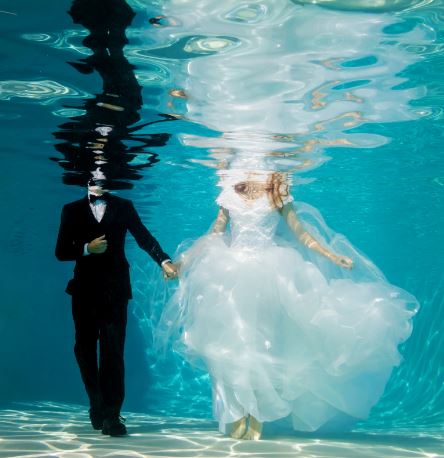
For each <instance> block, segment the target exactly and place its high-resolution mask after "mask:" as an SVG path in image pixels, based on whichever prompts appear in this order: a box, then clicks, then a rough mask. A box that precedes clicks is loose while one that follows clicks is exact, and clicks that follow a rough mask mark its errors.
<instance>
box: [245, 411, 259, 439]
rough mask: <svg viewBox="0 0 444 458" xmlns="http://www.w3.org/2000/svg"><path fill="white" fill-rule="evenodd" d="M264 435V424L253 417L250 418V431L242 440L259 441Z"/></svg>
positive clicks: (248, 430)
mask: <svg viewBox="0 0 444 458" xmlns="http://www.w3.org/2000/svg"><path fill="white" fill-rule="evenodd" d="M261 435H262V423H261V422H260V421H259V420H257V419H256V418H254V417H253V415H249V416H248V429H247V431H246V432H245V434H244V435H243V436H242V439H244V440H247V441H258V440H259V439H260V438H261Z"/></svg>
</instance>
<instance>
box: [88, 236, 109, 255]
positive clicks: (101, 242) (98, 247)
mask: <svg viewBox="0 0 444 458" xmlns="http://www.w3.org/2000/svg"><path fill="white" fill-rule="evenodd" d="M107 248H108V242H107V241H106V240H105V236H104V235H102V236H101V237H98V238H96V239H94V240H93V241H91V242H89V243H88V252H89V253H93V254H101V253H104V252H105V251H106V249H107Z"/></svg>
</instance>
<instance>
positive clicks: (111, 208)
mask: <svg viewBox="0 0 444 458" xmlns="http://www.w3.org/2000/svg"><path fill="white" fill-rule="evenodd" d="M116 210H117V209H116V202H115V200H114V197H113V196H112V195H111V194H110V197H109V201H108V202H107V203H106V210H105V214H104V215H103V218H102V221H101V224H110V223H112V221H113V220H114V218H115V216H116ZM93 218H94V216H93Z"/></svg>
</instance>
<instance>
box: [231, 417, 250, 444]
mask: <svg viewBox="0 0 444 458" xmlns="http://www.w3.org/2000/svg"><path fill="white" fill-rule="evenodd" d="M246 430H247V417H242V418H241V419H240V420H237V421H235V422H234V423H233V426H232V427H231V432H230V436H231V437H232V438H233V439H241V438H242V436H243V435H244V434H245V431H246Z"/></svg>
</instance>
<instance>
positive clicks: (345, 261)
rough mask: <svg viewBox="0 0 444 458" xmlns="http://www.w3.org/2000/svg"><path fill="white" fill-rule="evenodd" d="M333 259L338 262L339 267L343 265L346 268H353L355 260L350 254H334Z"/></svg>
mask: <svg viewBox="0 0 444 458" xmlns="http://www.w3.org/2000/svg"><path fill="white" fill-rule="evenodd" d="M331 260H332V261H333V262H334V263H335V264H337V265H338V266H339V267H343V268H344V269H352V268H353V260H352V259H350V258H349V257H348V256H338V255H334V256H333V257H332V258H331Z"/></svg>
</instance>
